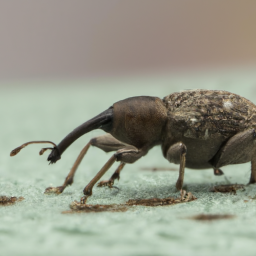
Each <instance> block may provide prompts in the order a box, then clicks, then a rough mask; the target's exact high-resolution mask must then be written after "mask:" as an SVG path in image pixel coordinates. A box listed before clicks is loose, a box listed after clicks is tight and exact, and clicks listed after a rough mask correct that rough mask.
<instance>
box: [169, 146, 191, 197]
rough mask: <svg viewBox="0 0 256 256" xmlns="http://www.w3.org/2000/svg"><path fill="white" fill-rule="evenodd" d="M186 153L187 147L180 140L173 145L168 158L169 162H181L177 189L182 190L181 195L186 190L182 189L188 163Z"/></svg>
mask: <svg viewBox="0 0 256 256" xmlns="http://www.w3.org/2000/svg"><path fill="white" fill-rule="evenodd" d="M186 153H187V148H186V146H185V145H184V144H183V143H182V142H178V143H176V144H174V145H172V146H170V148H169V149H168V151H167V155H166V158H167V159H168V161H169V162H171V163H175V164H180V169H179V178H178V180H177V182H176V188H177V190H179V191H181V196H182V197H183V194H184V191H182V186H183V180H184V172H185V165H186Z"/></svg>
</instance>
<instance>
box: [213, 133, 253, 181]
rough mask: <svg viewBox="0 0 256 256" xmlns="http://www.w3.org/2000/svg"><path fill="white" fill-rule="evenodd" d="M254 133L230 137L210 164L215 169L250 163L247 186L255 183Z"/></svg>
mask: <svg viewBox="0 0 256 256" xmlns="http://www.w3.org/2000/svg"><path fill="white" fill-rule="evenodd" d="M255 141H256V132H255V130H254V129H250V130H246V131H243V132H240V133H238V134H236V135H234V136H233V137H231V138H230V139H229V140H228V141H227V142H226V143H225V144H224V145H223V146H222V148H221V149H220V150H219V151H218V153H217V154H216V155H215V156H214V157H213V159H212V160H211V161H210V163H211V164H212V165H213V166H214V168H215V169H219V168H220V167H222V166H226V165H230V164H242V163H247V162H250V161H251V177H250V181H249V184H251V183H255V182H256V157H255V154H256V144H255Z"/></svg>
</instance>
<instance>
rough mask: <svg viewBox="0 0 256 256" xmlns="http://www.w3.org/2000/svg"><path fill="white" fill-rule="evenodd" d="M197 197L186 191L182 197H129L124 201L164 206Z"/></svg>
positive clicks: (131, 203) (133, 203) (192, 199)
mask: <svg viewBox="0 0 256 256" xmlns="http://www.w3.org/2000/svg"><path fill="white" fill-rule="evenodd" d="M196 199H197V198H196V197H195V196H194V195H193V194H192V193H191V192H188V193H186V195H185V196H184V197H180V198H174V197H167V198H150V199H130V200H129V201H127V202H126V205H143V206H164V205H172V204H179V203H185V202H190V201H194V200H196Z"/></svg>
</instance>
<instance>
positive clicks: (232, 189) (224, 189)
mask: <svg viewBox="0 0 256 256" xmlns="http://www.w3.org/2000/svg"><path fill="white" fill-rule="evenodd" d="M239 189H243V190H244V185H242V184H230V185H219V186H214V187H213V188H212V190H211V191H212V192H220V193H231V194H234V195H235V194H236V191H237V190H239Z"/></svg>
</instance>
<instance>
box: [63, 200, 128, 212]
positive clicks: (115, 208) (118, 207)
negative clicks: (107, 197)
mask: <svg viewBox="0 0 256 256" xmlns="http://www.w3.org/2000/svg"><path fill="white" fill-rule="evenodd" d="M70 208H71V211H64V212H62V213H74V212H78V213H79V212H126V211H127V210H128V207H127V205H125V204H109V205H104V204H95V205H92V204H81V203H79V202H77V201H74V202H72V203H71V204H70Z"/></svg>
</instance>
